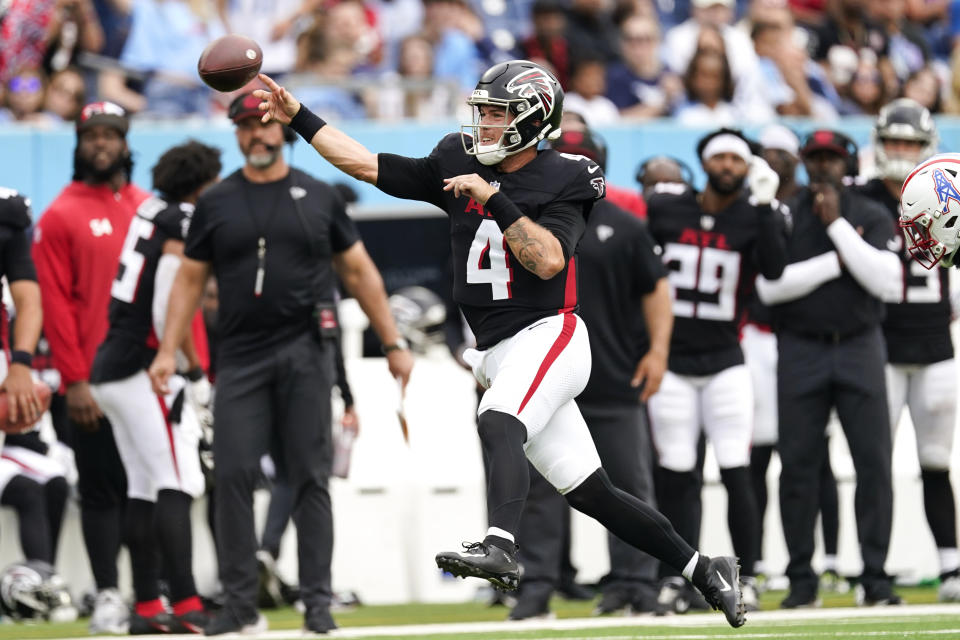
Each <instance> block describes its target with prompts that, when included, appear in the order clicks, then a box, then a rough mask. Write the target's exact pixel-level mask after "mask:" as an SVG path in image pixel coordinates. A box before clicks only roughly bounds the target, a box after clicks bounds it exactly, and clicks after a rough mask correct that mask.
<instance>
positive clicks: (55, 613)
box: [47, 604, 80, 622]
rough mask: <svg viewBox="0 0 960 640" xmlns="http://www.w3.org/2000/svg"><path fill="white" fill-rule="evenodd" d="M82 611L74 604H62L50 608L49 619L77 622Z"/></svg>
mask: <svg viewBox="0 0 960 640" xmlns="http://www.w3.org/2000/svg"><path fill="white" fill-rule="evenodd" d="M79 616H80V613H79V612H78V611H77V608H76V607H75V606H73V605H72V604H61V605H57V606H56V607H53V608H52V609H50V613H48V614H47V620H49V621H50V622H76V620H77V618H78V617H79Z"/></svg>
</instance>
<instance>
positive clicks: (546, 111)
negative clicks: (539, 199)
mask: <svg viewBox="0 0 960 640" xmlns="http://www.w3.org/2000/svg"><path fill="white" fill-rule="evenodd" d="M467 104H468V105H470V106H471V107H473V108H474V109H473V123H472V124H469V125H464V126H462V127H461V128H460V134H461V139H462V141H463V148H464V151H466V152H467V154H469V155H472V156H476V158H477V160H479V161H480V162H481V163H482V164H485V165H487V166H492V165H495V164H499V163H500V162H502V161H503V159H504V158H506V157H507V156H510V155H513V154H515V153H519V152H520V151H523V150H524V149H528V148H530V147H532V146H534V145H536V144H537V143H539V142H540V141H541V140H555V139H556V138H557V137H558V136H559V135H560V117H561V115H562V114H563V89H562V88H561V87H560V83H559V82H557V79H556V78H555V77H553V75H552V74H551V73H550V72H549V71H547V70H546V69H544V68H543V67H540V66H539V65H537V64H535V63H533V62H530V61H529V60H510V61H509V62H501V63H500V64H497V65H494V66H492V67H490V68H489V69H487V71H486V72H485V73H484V74H483V75H482V76H481V77H480V80H479V82H477V87H476V89H474V90H473V93H472V94H471V96H470V98H469V99H467ZM484 107H497V108H500V109H503V110H504V118H503V121H502V122H490V121H489V120H488V119H486V118H485V116H486V115H487V111H485V110H484ZM481 121H482V122H481ZM491 132H492V135H491ZM492 138H495V139H492Z"/></svg>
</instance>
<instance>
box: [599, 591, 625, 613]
mask: <svg viewBox="0 0 960 640" xmlns="http://www.w3.org/2000/svg"><path fill="white" fill-rule="evenodd" d="M630 600H631V598H630V594H629V593H627V590H626V589H608V590H607V591H604V592H603V595H602V596H601V597H600V602H598V603H597V607H596V608H595V609H594V610H593V615H595V616H609V615H614V614H618V615H619V614H626V613H628V609H629V607H630Z"/></svg>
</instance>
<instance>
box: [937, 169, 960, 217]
mask: <svg viewBox="0 0 960 640" xmlns="http://www.w3.org/2000/svg"><path fill="white" fill-rule="evenodd" d="M933 184H934V189H935V190H936V193H937V200H938V201H939V202H940V204H942V205H943V213H950V201H951V200H953V201H955V202H956V203H957V204H960V193H958V192H957V188H956V187H955V186H953V183H952V182H950V180H948V179H947V176H946V175H945V174H944V173H943V169H934V171H933Z"/></svg>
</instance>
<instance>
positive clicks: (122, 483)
mask: <svg viewBox="0 0 960 640" xmlns="http://www.w3.org/2000/svg"><path fill="white" fill-rule="evenodd" d="M70 425H71V427H72V431H73V433H72V434H71V435H72V442H73V453H74V457H75V459H76V463H77V492H78V493H79V494H80V526H81V529H82V530H83V542H84V546H85V547H86V549H87V556H88V557H89V559H90V568H91V570H92V572H93V580H94V582H95V583H96V586H97V589H111V588H116V587H117V554H118V553H119V552H120V542H121V539H122V535H123V511H124V507H125V505H126V503H127V473H126V471H124V469H123V462H121V460H120V453H119V452H118V451H117V443H116V441H115V440H114V439H113V428H112V427H111V426H110V422H109V421H108V420H107V419H106V418H101V419H100V424H99V428H98V429H97V430H96V431H86V430H84V429H83V428H82V427H81V426H80V425H78V424H76V423H74V422H73V421H70Z"/></svg>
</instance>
